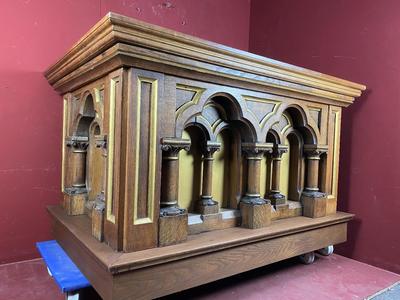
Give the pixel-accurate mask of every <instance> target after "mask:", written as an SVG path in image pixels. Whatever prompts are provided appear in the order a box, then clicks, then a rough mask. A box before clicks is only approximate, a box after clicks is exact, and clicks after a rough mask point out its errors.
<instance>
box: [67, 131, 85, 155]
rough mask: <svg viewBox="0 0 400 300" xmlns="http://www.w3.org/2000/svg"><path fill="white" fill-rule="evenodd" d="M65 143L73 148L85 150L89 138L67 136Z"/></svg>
mask: <svg viewBox="0 0 400 300" xmlns="http://www.w3.org/2000/svg"><path fill="white" fill-rule="evenodd" d="M65 145H66V146H67V147H71V148H74V150H77V151H82V152H85V151H86V149H87V147H88V146H89V138H88V137H86V136H76V135H73V136H68V137H66V138H65Z"/></svg>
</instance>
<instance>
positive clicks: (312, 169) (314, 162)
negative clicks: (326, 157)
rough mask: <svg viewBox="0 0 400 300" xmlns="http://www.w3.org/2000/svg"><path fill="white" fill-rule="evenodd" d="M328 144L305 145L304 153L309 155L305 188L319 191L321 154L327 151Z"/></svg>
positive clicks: (310, 190) (309, 190)
mask: <svg viewBox="0 0 400 300" xmlns="http://www.w3.org/2000/svg"><path fill="white" fill-rule="evenodd" d="M327 150H328V149H327V147H326V146H318V145H304V153H305V155H306V157H307V180H306V187H305V190H306V191H307V192H318V191H319V188H318V176H319V161H320V156H321V154H323V153H326V152H327Z"/></svg>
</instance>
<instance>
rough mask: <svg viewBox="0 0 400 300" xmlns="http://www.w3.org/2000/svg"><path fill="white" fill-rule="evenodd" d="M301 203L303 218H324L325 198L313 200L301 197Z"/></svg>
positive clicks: (313, 198) (312, 198)
mask: <svg viewBox="0 0 400 300" xmlns="http://www.w3.org/2000/svg"><path fill="white" fill-rule="evenodd" d="M301 202H302V203H303V215H304V216H305V217H309V218H320V217H324V216H326V204H327V198H326V197H319V198H315V197H308V196H305V195H302V196H301Z"/></svg>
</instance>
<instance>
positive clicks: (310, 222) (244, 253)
mask: <svg viewBox="0 0 400 300" xmlns="http://www.w3.org/2000/svg"><path fill="white" fill-rule="evenodd" d="M48 210H49V212H50V215H51V216H52V217H53V219H54V227H53V228H54V236H55V238H56V240H57V241H58V242H59V243H60V245H61V246H62V247H63V248H64V249H65V251H66V252H67V253H68V255H69V256H70V257H71V258H72V260H73V261H74V262H75V264H76V265H77V266H78V267H79V269H80V270H81V271H82V272H83V274H84V275H85V276H86V277H87V278H88V279H89V281H90V282H91V284H92V285H93V287H94V288H95V289H96V290H97V292H98V293H99V294H100V295H101V297H103V299H104V300H111V299H113V300H114V299H152V298H157V297H161V296H164V295H168V294H171V293H175V292H178V291H181V290H184V289H188V288H191V287H195V286H198V285H201V284H205V283H208V282H211V281H215V280H218V279H221V278H224V277H227V276H231V275H234V274H238V273H241V272H245V271H248V270H251V269H254V268H257V267H261V266H264V265H268V264H271V263H274V262H277V261H280V260H283V259H287V258H290V257H293V256H297V255H300V254H303V253H306V252H310V251H314V250H317V249H320V248H323V247H326V246H328V245H335V244H338V243H342V242H344V241H346V228H347V222H348V221H349V220H350V219H351V218H352V217H353V215H352V214H348V213H341V212H338V213H336V214H332V215H330V216H326V217H321V218H317V219H312V218H306V217H294V218H288V219H282V220H277V221H273V222H272V223H271V224H270V225H269V226H268V227H264V228H260V229H253V230H249V229H245V228H240V227H234V228H228V229H223V230H216V231H212V232H205V233H200V234H196V235H192V236H189V237H188V239H187V241H186V242H184V243H181V244H177V245H172V246H168V247H163V248H153V249H148V250H142V251H137V252H131V253H122V252H115V251H113V250H112V249H111V248H110V247H108V246H107V245H106V244H104V243H99V242H98V241H97V240H96V239H95V238H94V237H92V236H91V225H90V219H89V218H88V217H86V216H74V217H72V216H67V215H66V214H65V212H64V211H63V210H62V208H61V207H59V206H52V207H49V208H48ZM183 274H184V276H183Z"/></svg>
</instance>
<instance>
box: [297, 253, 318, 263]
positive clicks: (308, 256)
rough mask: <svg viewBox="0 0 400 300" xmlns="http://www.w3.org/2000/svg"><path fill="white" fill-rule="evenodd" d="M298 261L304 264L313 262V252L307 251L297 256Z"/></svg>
mask: <svg viewBox="0 0 400 300" xmlns="http://www.w3.org/2000/svg"><path fill="white" fill-rule="evenodd" d="M299 259H300V261H301V262H302V263H303V264H305V265H311V264H312V263H313V262H314V259H315V254H314V252H308V253H305V254H303V255H300V256H299Z"/></svg>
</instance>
